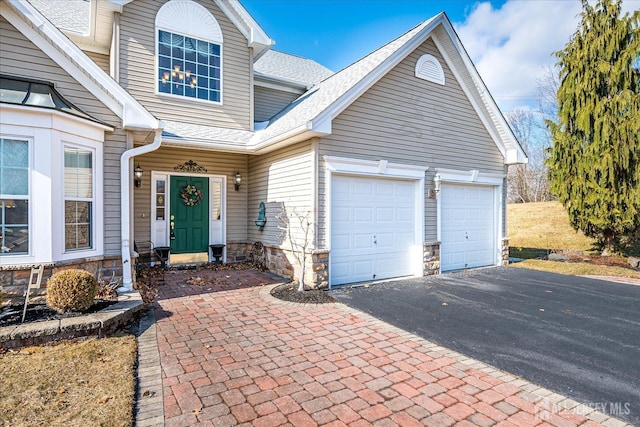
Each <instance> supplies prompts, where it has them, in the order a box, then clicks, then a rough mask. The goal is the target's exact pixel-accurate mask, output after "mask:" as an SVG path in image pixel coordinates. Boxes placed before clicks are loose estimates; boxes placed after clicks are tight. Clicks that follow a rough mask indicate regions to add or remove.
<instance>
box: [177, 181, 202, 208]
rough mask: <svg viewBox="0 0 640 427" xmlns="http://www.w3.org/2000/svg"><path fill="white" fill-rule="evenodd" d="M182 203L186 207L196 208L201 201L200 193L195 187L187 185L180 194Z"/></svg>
mask: <svg viewBox="0 0 640 427" xmlns="http://www.w3.org/2000/svg"><path fill="white" fill-rule="evenodd" d="M180 198H181V199H182V203H184V204H185V205H186V206H197V205H198V204H199V203H200V201H201V200H202V191H200V189H199V188H198V187H196V186H195V185H191V184H189V185H187V186H186V187H184V188H183V189H182V191H181V192H180Z"/></svg>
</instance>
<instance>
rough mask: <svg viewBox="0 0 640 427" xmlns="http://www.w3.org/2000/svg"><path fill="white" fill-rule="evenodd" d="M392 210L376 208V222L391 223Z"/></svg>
mask: <svg viewBox="0 0 640 427" xmlns="http://www.w3.org/2000/svg"><path fill="white" fill-rule="evenodd" d="M393 217H394V209H393V208H387V207H384V208H381V207H378V208H376V222H379V223H380V222H389V223H393Z"/></svg>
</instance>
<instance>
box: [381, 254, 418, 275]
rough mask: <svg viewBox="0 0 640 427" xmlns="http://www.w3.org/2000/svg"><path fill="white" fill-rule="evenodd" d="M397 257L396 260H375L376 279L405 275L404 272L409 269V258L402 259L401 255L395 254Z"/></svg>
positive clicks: (385, 258)
mask: <svg viewBox="0 0 640 427" xmlns="http://www.w3.org/2000/svg"><path fill="white" fill-rule="evenodd" d="M397 255H399V257H396V258H393V259H392V258H391V257H389V258H387V257H384V258H380V257H378V258H377V263H376V274H377V277H376V278H389V277H398V276H402V275H405V274H406V273H404V272H405V271H407V270H408V269H411V260H410V259H409V258H406V257H405V258H402V256H401V255H402V254H401V253H397Z"/></svg>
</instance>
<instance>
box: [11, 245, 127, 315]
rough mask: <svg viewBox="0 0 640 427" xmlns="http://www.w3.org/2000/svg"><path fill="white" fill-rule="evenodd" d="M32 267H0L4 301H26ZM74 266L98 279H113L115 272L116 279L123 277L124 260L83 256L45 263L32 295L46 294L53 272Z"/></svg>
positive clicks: (12, 302) (14, 302)
mask: <svg viewBox="0 0 640 427" xmlns="http://www.w3.org/2000/svg"><path fill="white" fill-rule="evenodd" d="M38 265H39V264H38ZM35 266H37V265H35ZM31 267H32V265H15V266H4V267H2V268H1V269H0V292H2V295H3V303H7V302H9V303H11V304H21V303H23V302H24V293H25V292H26V290H27V285H28V282H29V275H30V274H31ZM72 268H78V269H81V270H86V271H88V272H89V273H91V274H93V275H94V276H95V277H96V278H97V279H98V280H105V279H111V277H112V275H114V273H115V276H114V278H115V279H119V278H121V277H122V261H121V260H120V257H94V258H83V259H76V260H71V261H63V262H56V263H55V264H51V263H50V264H45V268H44V272H43V273H42V284H41V285H40V289H35V290H33V291H32V296H34V297H38V296H42V295H44V293H45V287H46V283H47V280H48V279H49V278H50V277H51V276H52V275H53V274H55V273H57V272H58V271H62V270H69V269H72Z"/></svg>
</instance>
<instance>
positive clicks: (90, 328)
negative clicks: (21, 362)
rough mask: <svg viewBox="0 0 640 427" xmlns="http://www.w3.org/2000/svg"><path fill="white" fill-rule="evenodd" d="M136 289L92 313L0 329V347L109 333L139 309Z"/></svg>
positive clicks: (140, 305)
mask: <svg viewBox="0 0 640 427" xmlns="http://www.w3.org/2000/svg"><path fill="white" fill-rule="evenodd" d="M142 307H143V302H142V298H140V294H139V293H138V292H126V293H122V294H118V302H117V303H115V304H113V305H111V306H109V307H106V308H104V309H102V310H100V311H98V312H96V313H91V314H87V315H86V316H77V317H69V318H66V319H59V320H48V321H45V322H30V323H25V324H21V325H12V326H4V327H1V328H0V348H6V349H8V348H18V347H25V346H30V345H40V344H45V343H48V342H51V341H58V340H63V339H71V338H77V337H82V336H89V335H97V336H98V337H101V336H102V335H103V334H105V333H109V332H113V331H115V330H116V329H118V328H120V327H121V326H123V325H125V324H127V323H129V322H130V321H131V320H132V319H133V317H134V316H135V315H136V314H137V313H138V312H140V310H142Z"/></svg>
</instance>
